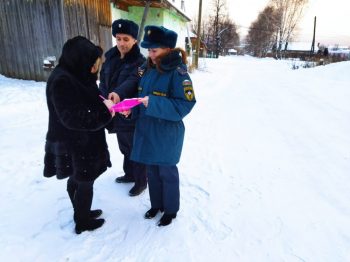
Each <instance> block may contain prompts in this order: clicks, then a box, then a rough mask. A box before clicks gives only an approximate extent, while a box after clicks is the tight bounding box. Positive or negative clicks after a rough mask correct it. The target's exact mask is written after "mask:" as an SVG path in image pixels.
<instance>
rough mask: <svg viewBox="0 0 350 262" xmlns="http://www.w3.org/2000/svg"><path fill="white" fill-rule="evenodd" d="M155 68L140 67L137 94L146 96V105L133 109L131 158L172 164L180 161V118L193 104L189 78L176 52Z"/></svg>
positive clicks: (181, 136) (193, 98) (182, 133)
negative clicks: (140, 75) (134, 124)
mask: <svg viewBox="0 0 350 262" xmlns="http://www.w3.org/2000/svg"><path fill="white" fill-rule="evenodd" d="M160 69H161V70H162V71H163V72H162V73H160V72H159V71H158V70H157V69H156V68H155V67H151V68H146V66H145V65H143V66H142V67H141V68H140V74H143V76H142V78H141V82H140V87H139V97H144V96H149V102H148V107H147V108H146V107H145V106H144V105H142V104H141V105H139V106H137V107H135V108H134V109H133V110H132V114H133V117H134V118H136V119H137V122H136V129H135V136H134V145H133V151H132V153H131V159H132V160H134V161H136V162H141V163H144V164H149V165H175V164H177V163H178V162H179V159H180V156H181V151H182V145H183V140H184V133H185V127H184V124H183V122H182V119H183V118H184V117H185V116H186V115H187V114H188V113H189V112H190V111H191V110H192V108H193V106H194V105H195V103H196V100H195V97H194V93H193V87H192V81H191V79H190V77H189V75H188V73H187V69H186V65H184V64H183V63H182V59H181V56H180V54H179V52H178V51H173V52H172V53H170V54H168V55H167V56H166V57H164V58H163V59H162V60H161V64H160Z"/></svg>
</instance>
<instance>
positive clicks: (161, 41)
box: [141, 25, 177, 48]
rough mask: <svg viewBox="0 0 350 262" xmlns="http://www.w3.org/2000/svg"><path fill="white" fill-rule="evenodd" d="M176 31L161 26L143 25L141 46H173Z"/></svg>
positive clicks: (174, 44)
mask: <svg viewBox="0 0 350 262" xmlns="http://www.w3.org/2000/svg"><path fill="white" fill-rule="evenodd" d="M176 40H177V33H175V32H174V31H172V30H169V29H166V28H165V27H163V26H155V25H148V26H146V27H145V34H144V36H143V41H142V42H141V47H143V48H158V47H169V48H175V46H176Z"/></svg>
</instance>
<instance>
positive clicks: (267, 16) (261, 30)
mask: <svg viewBox="0 0 350 262" xmlns="http://www.w3.org/2000/svg"><path fill="white" fill-rule="evenodd" d="M277 18H278V17H277V12H276V9H275V8H274V7H272V6H267V7H265V9H264V10H263V11H262V12H260V13H259V16H258V18H257V19H256V20H255V21H254V22H253V23H252V24H251V26H250V27H249V31H248V35H247V37H246V44H247V45H246V47H245V50H246V51H247V52H248V53H250V54H252V55H253V56H257V57H264V56H266V54H267V52H268V51H269V50H271V48H272V47H273V45H274V43H275V39H276V32H277V27H276V20H277Z"/></svg>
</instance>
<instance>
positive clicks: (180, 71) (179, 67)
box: [176, 66, 187, 75]
mask: <svg viewBox="0 0 350 262" xmlns="http://www.w3.org/2000/svg"><path fill="white" fill-rule="evenodd" d="M176 70H177V72H179V74H180V75H186V74H187V69H186V68H183V67H181V66H178V67H177V68H176Z"/></svg>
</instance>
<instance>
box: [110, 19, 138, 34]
mask: <svg viewBox="0 0 350 262" xmlns="http://www.w3.org/2000/svg"><path fill="white" fill-rule="evenodd" d="M138 32H139V26H138V25H137V24H136V23H135V22H133V21H131V20H126V19H118V20H115V21H114V22H113V24H112V35H113V36H114V37H115V35H116V34H127V35H131V36H132V37H133V38H135V39H137V34H138Z"/></svg>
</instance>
